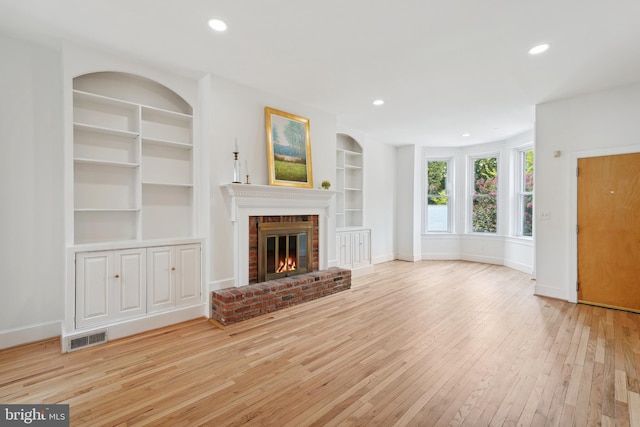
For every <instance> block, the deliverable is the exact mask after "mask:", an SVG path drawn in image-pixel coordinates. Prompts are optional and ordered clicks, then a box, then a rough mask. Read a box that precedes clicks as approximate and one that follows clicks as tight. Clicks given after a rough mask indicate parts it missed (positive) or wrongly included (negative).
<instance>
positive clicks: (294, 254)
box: [258, 221, 313, 282]
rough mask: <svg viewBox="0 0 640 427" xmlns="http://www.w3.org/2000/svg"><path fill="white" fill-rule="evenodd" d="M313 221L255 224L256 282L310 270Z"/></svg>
mask: <svg viewBox="0 0 640 427" xmlns="http://www.w3.org/2000/svg"><path fill="white" fill-rule="evenodd" d="M312 243H313V222H312V221H299V222H265V223H260V224H258V281H259V282H263V281H265V280H273V279H277V278H280V277H287V276H293V275H296V274H303V273H307V272H310V271H313V255H312Z"/></svg>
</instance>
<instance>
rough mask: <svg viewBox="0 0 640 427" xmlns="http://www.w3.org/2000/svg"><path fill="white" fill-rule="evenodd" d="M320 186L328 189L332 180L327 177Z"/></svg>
mask: <svg viewBox="0 0 640 427" xmlns="http://www.w3.org/2000/svg"><path fill="white" fill-rule="evenodd" d="M320 186H322V188H324V189H325V190H328V189H329V187H331V181H328V180H326V179H325V180H324V181H322V182H321V183H320Z"/></svg>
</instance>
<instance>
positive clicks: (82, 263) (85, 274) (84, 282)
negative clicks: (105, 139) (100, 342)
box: [76, 251, 113, 328]
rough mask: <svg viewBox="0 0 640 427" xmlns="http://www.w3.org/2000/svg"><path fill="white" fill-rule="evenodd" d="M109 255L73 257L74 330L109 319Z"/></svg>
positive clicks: (97, 254) (111, 276)
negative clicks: (74, 264)
mask: <svg viewBox="0 0 640 427" xmlns="http://www.w3.org/2000/svg"><path fill="white" fill-rule="evenodd" d="M112 278H113V252H111V251H109V252H86V253H78V254H77V255H76V327H77V328H81V327H86V326H93V325H99V324H102V323H106V322H108V321H109V320H110V314H111V313H110V312H111V310H110V307H109V305H110V303H111V297H110V296H111V292H110V289H111V285H112V283H113V280H112Z"/></svg>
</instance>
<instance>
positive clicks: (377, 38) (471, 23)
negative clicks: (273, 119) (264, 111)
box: [0, 0, 640, 146]
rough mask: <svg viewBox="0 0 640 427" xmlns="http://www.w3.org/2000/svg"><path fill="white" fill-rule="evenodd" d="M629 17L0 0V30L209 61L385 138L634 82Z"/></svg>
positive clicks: (286, 0) (504, 126) (416, 0)
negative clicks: (377, 103)
mask: <svg viewBox="0 0 640 427" xmlns="http://www.w3.org/2000/svg"><path fill="white" fill-rule="evenodd" d="M214 17H215V18H222V19H223V20H225V21H226V22H227V23H228V25H229V30H228V31H227V32H226V33H223V34H220V33H215V32H213V31H212V30H211V29H210V28H209V27H208V26H207V21H208V20H209V19H210V18H214ZM639 22H640V2H639V1H637V0H612V1H604V0H580V1H578V0H535V1H534V0H528V1H527V0H482V1H478V0H440V1H437V0H395V1H392V0H316V1H304V0H0V31H2V32H5V33H9V34H17V35H18V36H20V37H26V38H28V39H32V40H36V41H41V42H42V41H46V42H48V43H53V44H58V43H59V42H60V41H62V40H71V41H73V42H75V43H79V44H83V45H88V46H95V47H96V48H100V49H103V50H108V51H115V52H117V53H119V54H120V55H125V56H134V57H135V58H139V59H141V60H144V61H147V62H152V63H154V64H158V65H160V66H163V67H169V68H171V69H174V70H179V71H181V72H189V73H194V74H193V75H198V74H199V73H202V72H210V73H212V74H215V75H217V76H221V77H225V78H228V79H230V80H233V81H236V82H239V83H242V84H246V85H248V86H251V87H254V88H257V89H261V90H264V91H267V92H271V93H276V94H279V95H282V96H284V97H287V98H291V99H294V100H297V101H299V102H301V103H304V104H308V105H312V106H315V107H318V108H320V109H322V110H324V111H327V112H330V113H334V114H336V115H337V117H338V120H339V121H340V123H341V124H343V125H345V126H348V127H351V128H354V129H357V130H360V131H362V132H365V133H367V134H369V135H371V136H373V137H375V138H378V139H379V140H381V141H383V142H387V143H391V144H397V145H401V144H419V145H429V146H460V145H469V144H474V143H482V142H489V141H498V140H503V139H506V138H508V137H510V136H513V135H516V134H519V133H522V132H525V131H527V130H530V129H532V128H533V122H534V105H535V104H537V103H541V102H545V101H549V100H552V99H557V98H562V97H567V96H572V95H576V94H580V93H585V92H590V91H594V90H599V89H604V88H607V87H612V86H618V85H623V84H628V83H633V82H637V81H640V24H639ZM541 42H547V43H551V45H552V47H551V49H550V50H549V51H548V52H546V53H544V54H542V55H539V56H536V57H532V56H529V55H528V53H527V51H528V49H529V48H530V47H532V46H534V45H536V44H539V43H541ZM0 60H1V59H0ZM0 70H1V68H0ZM376 98H383V99H384V100H385V102H386V103H385V105H383V106H382V107H374V106H372V104H371V103H372V101H373V100H374V99H376ZM294 113H295V112H294ZM312 125H313V124H312ZM466 132H468V133H470V134H471V136H470V137H467V138H464V137H462V136H461V135H462V134H463V133H466Z"/></svg>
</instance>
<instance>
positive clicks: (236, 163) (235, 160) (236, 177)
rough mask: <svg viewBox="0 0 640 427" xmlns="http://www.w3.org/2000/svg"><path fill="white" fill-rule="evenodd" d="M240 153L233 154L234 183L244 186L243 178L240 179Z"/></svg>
mask: <svg viewBox="0 0 640 427" xmlns="http://www.w3.org/2000/svg"><path fill="white" fill-rule="evenodd" d="M238 154H239V152H238V151H234V152H233V181H232V182H233V183H234V184H242V178H240V176H241V175H240V160H238Z"/></svg>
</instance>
